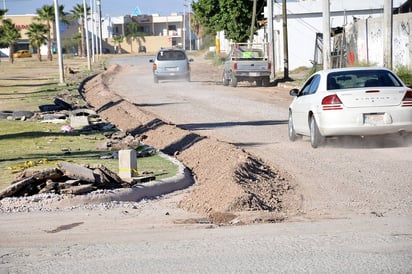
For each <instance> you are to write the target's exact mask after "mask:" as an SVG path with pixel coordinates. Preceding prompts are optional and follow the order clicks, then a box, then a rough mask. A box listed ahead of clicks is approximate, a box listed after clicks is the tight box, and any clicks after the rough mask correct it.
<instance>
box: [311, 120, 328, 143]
mask: <svg viewBox="0 0 412 274" xmlns="http://www.w3.org/2000/svg"><path fill="white" fill-rule="evenodd" d="M324 141H325V137H323V136H322V135H321V134H320V131H319V128H318V124H317V123H316V120H315V117H313V116H312V117H311V118H310V144H311V145H312V147H313V148H317V147H319V146H320V145H322V144H323V142H324Z"/></svg>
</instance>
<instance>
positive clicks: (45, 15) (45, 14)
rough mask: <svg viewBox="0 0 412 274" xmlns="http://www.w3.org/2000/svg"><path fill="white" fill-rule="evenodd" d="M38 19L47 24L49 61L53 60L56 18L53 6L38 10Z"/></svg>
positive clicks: (45, 6)
mask: <svg viewBox="0 0 412 274" xmlns="http://www.w3.org/2000/svg"><path fill="white" fill-rule="evenodd" d="M36 13H37V17H36V19H35V20H36V21H38V22H45V23H46V27H45V29H46V31H47V59H48V60H50V61H51V60H53V55H52V51H51V44H52V43H51V42H52V39H51V30H52V23H53V22H54V21H55V17H54V7H53V6H52V5H44V6H43V7H42V8H40V9H37V10H36Z"/></svg>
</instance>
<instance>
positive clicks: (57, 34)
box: [54, 0, 64, 85]
mask: <svg viewBox="0 0 412 274" xmlns="http://www.w3.org/2000/svg"><path fill="white" fill-rule="evenodd" d="M54 13H55V17H56V18H55V20H56V33H55V35H56V40H57V54H58V59H59V75H60V78H59V80H60V84H62V85H63V84H64V69H63V55H62V46H61V38H60V18H59V16H60V15H59V3H58V1H57V0H54Z"/></svg>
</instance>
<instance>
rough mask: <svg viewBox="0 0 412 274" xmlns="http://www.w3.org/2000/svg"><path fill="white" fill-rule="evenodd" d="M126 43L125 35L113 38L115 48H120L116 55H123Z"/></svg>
mask: <svg viewBox="0 0 412 274" xmlns="http://www.w3.org/2000/svg"><path fill="white" fill-rule="evenodd" d="M123 41H124V36H123V35H118V36H115V37H113V43H114V45H115V47H118V49H117V50H115V53H120V54H121V53H122V42H123Z"/></svg>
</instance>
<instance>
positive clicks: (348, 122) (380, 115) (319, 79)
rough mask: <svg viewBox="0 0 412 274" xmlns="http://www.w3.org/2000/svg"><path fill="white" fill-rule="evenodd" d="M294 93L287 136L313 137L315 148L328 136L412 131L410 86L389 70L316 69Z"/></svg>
mask: <svg viewBox="0 0 412 274" xmlns="http://www.w3.org/2000/svg"><path fill="white" fill-rule="evenodd" d="M290 95H292V96H294V97H295V98H294V100H293V101H292V103H291V104H290V106H289V122H288V131H289V139H290V140H291V141H295V140H296V138H297V137H298V136H302V135H305V136H310V142H311V145H312V147H314V148H316V147H318V146H319V145H321V144H322V143H323V141H324V139H325V137H332V136H345V135H347V136H350V135H357V136H367V135H384V134H395V133H399V134H407V133H411V132H412V88H408V87H407V86H406V85H405V84H404V83H403V82H402V81H401V80H400V79H399V77H397V76H396V75H395V74H394V73H393V72H391V71H390V70H388V69H385V68H365V67H361V68H354V67H352V68H344V69H331V70H322V71H318V72H316V73H314V74H313V75H312V76H311V77H310V78H309V79H308V80H307V81H306V82H305V84H304V85H303V87H302V89H300V90H299V89H292V90H291V91H290Z"/></svg>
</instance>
